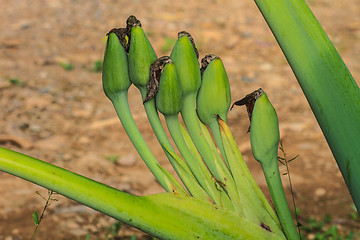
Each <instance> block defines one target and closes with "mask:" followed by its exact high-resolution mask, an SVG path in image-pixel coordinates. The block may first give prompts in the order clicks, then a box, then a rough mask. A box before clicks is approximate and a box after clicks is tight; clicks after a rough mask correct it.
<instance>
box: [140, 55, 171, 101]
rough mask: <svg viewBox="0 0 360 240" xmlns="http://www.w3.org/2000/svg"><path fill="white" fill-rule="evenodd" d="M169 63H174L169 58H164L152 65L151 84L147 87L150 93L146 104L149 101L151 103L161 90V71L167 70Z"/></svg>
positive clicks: (147, 95)
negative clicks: (166, 66)
mask: <svg viewBox="0 0 360 240" xmlns="http://www.w3.org/2000/svg"><path fill="white" fill-rule="evenodd" d="M168 63H172V60H171V58H170V57H169V56H163V57H160V58H158V59H156V60H155V61H154V62H153V63H152V64H151V65H150V76H149V82H148V85H147V89H148V92H147V94H146V98H145V100H144V103H146V102H147V101H149V100H151V99H152V98H153V97H155V95H156V93H157V92H158V90H159V83H160V74H161V71H162V70H163V69H164V68H165V65H166V64H168Z"/></svg>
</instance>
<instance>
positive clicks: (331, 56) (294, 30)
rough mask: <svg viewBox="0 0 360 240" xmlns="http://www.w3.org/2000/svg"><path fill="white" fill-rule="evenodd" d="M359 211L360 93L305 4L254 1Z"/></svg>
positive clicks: (293, 0) (287, 0) (300, 1)
mask: <svg viewBox="0 0 360 240" xmlns="http://www.w3.org/2000/svg"><path fill="white" fill-rule="evenodd" d="M255 3H256V4H257V6H258V7H259V9H260V11H261V13H262V14H263V16H264V18H265V20H266V22H267V23H268V25H269V27H270V29H271V30H272V32H273V34H274V36H275V38H276V40H277V41H278V43H279V45H280V47H281V49H282V51H283V52H284V54H285V56H286V58H287V60H288V62H289V64H290V66H291V68H292V70H293V72H294V74H295V76H296V78H297V80H298V81H299V84H300V86H301V88H302V90H303V91H304V94H305V96H306V98H307V100H308V102H309V104H310V106H311V109H312V110H313V112H314V114H315V117H316V119H317V121H318V123H319V125H320V127H321V129H322V131H323V133H324V136H325V138H326V140H327V142H328V144H329V146H330V148H331V151H332V153H333V155H334V157H335V159H336V162H337V164H338V166H339V168H340V170H341V173H342V175H343V178H344V180H345V182H346V184H347V187H348V189H349V191H350V193H351V196H352V198H353V200H354V202H355V205H356V207H357V209H358V210H359V209H360V184H359V183H360V174H359V172H360V161H359V156H360V147H359V142H360V124H359V123H360V89H359V87H358V85H357V83H356V82H355V80H354V79H353V77H352V76H351V73H350V72H349V70H348V68H347V67H346V65H345V64H344V62H343V61H342V59H341V57H340V55H339V53H338V52H337V50H336V49H335V47H334V45H333V44H332V43H331V41H330V39H329V38H328V36H327V35H326V33H325V32H324V30H323V28H322V27H321V25H320V24H319V22H318V21H317V19H316V18H315V16H314V15H313V13H312V12H311V10H310V9H309V7H308V6H307V5H306V3H305V1H303V0H255Z"/></svg>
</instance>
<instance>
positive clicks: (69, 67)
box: [59, 62, 74, 71]
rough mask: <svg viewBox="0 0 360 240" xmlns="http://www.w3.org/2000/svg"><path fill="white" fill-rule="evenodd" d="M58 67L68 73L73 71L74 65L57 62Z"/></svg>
mask: <svg viewBox="0 0 360 240" xmlns="http://www.w3.org/2000/svg"><path fill="white" fill-rule="evenodd" d="M59 65H60V66H61V67H62V68H63V69H65V70H67V71H70V70H73V69H74V65H72V64H71V63H69V62H59Z"/></svg>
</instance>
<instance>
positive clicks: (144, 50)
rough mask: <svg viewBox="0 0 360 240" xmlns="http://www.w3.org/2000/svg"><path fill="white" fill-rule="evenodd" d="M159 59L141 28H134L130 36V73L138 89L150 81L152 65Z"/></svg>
mask: <svg viewBox="0 0 360 240" xmlns="http://www.w3.org/2000/svg"><path fill="white" fill-rule="evenodd" d="M156 59H157V56H156V53H155V51H154V49H153V47H152V46H151V44H150V42H149V40H148V39H147V37H146V35H145V33H144V30H143V29H142V27H141V26H139V25H138V26H133V27H132V28H131V35H130V47H129V73H130V79H131V81H132V83H133V84H134V85H135V86H136V87H145V88H146V85H147V83H148V81H149V71H150V65H151V63H153V62H154V61H155V60H156Z"/></svg>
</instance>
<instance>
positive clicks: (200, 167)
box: [165, 115, 234, 210]
mask: <svg viewBox="0 0 360 240" xmlns="http://www.w3.org/2000/svg"><path fill="white" fill-rule="evenodd" d="M165 120H166V124H167V126H168V129H169V132H170V134H171V137H172V138H173V140H174V142H175V144H176V146H177V148H178V149H179V151H180V153H181V155H182V156H183V158H184V160H185V161H186V163H187V164H188V166H189V168H190V170H191V171H192V173H193V174H194V176H195V177H196V180H197V181H198V182H199V184H200V185H201V186H202V187H203V189H204V190H205V191H206V192H207V194H208V195H209V196H210V198H211V199H212V201H214V202H215V204H216V205H218V206H223V207H226V208H228V209H230V210H231V209H232V210H233V209H234V207H233V205H232V203H231V201H230V199H229V197H228V195H227V194H226V193H224V192H223V191H219V190H217V189H216V185H215V184H214V180H213V178H212V176H211V174H210V172H209V171H208V169H207V168H206V166H205V165H204V163H203V161H202V159H201V158H200V156H199V155H198V152H197V151H196V154H194V153H192V152H191V151H190V150H189V148H188V146H187V143H186V142H185V139H184V137H183V134H182V132H181V128H180V122H179V118H178V116H177V115H165ZM188 140H190V139H188Z"/></svg>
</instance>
